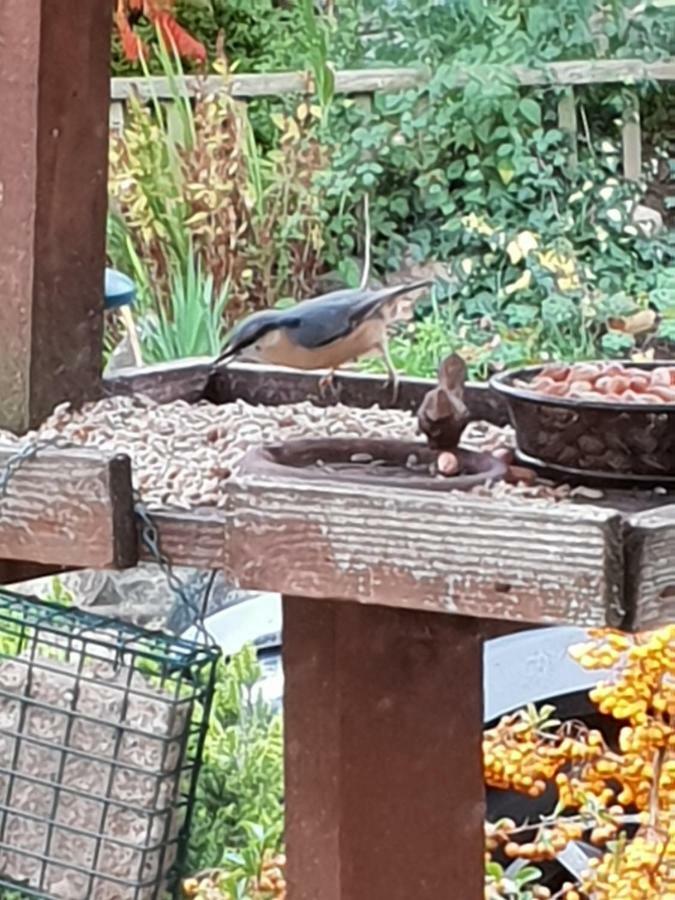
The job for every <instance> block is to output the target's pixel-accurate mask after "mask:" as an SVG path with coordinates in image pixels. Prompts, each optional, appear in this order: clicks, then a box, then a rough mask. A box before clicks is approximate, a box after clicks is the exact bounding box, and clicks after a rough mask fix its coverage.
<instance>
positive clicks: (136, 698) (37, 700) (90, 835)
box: [0, 590, 218, 900]
mask: <svg viewBox="0 0 675 900" xmlns="http://www.w3.org/2000/svg"><path fill="white" fill-rule="evenodd" d="M217 657H218V651H217V649H214V648H212V647H205V646H201V645H198V644H193V643H191V642H189V641H184V640H181V639H177V638H173V637H171V636H169V635H164V634H160V633H157V632H149V631H146V630H144V629H140V628H137V627H135V626H133V625H130V624H127V623H122V622H120V621H117V620H111V619H107V618H102V617H100V616H97V615H94V614H92V613H90V612H85V611H82V610H78V609H75V608H70V607H67V606H62V605H57V604H54V603H50V602H45V601H41V600H38V599H37V598H33V597H23V596H20V595H17V594H14V593H11V592H8V591H5V590H0V896H3V894H4V893H5V891H3V890H2V888H3V887H4V888H5V889H9V890H10V891H11V890H12V889H13V890H16V891H18V892H19V893H20V895H21V896H27V897H40V898H54V900H56V898H58V900H85V898H87V900H155V898H163V897H165V896H166V894H167V892H168V893H171V892H173V891H174V890H175V888H176V884H177V880H178V876H179V873H180V867H181V862H182V859H183V854H184V851H185V849H186V842H187V838H188V832H189V825H190V811H191V806H192V801H193V796H194V790H195V783H196V778H197V775H198V769H199V764H200V758H201V754H202V749H203V744H204V736H205V732H206V728H207V724H208V716H209V710H210V704H211V699H212V696H213V688H214V677H215V665H216V661H217Z"/></svg>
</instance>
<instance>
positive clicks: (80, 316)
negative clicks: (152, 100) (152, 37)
mask: <svg viewBox="0 0 675 900" xmlns="http://www.w3.org/2000/svg"><path fill="white" fill-rule="evenodd" d="M111 20H112V16H111V14H110V4H109V3H92V2H91V0H69V3H68V4H67V7H64V5H63V3H61V2H59V0H3V2H2V3H1V4H0V132H1V133H2V134H3V136H4V137H3V139H2V140H1V141H0V272H1V273H2V298H1V302H0V334H2V354H0V428H10V429H12V430H15V431H24V430H26V429H28V428H29V427H31V426H33V425H35V424H37V423H38V422H40V421H41V420H42V419H43V418H44V417H45V416H46V415H47V414H48V413H49V412H50V411H51V410H52V408H53V407H54V405H55V404H57V403H59V402H61V401H63V400H66V399H67V400H71V401H74V402H78V401H80V400H82V399H84V398H88V397H91V396H92V395H93V394H95V393H96V391H97V388H98V385H99V378H100V369H101V341H102V312H103V270H104V265H105V216H106V203H107V200H106V180H107V136H108V127H107V119H108V103H109V92H110V86H109V57H110V27H111Z"/></svg>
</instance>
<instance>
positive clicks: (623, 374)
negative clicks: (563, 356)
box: [514, 362, 675, 404]
mask: <svg viewBox="0 0 675 900" xmlns="http://www.w3.org/2000/svg"><path fill="white" fill-rule="evenodd" d="M514 386H515V387H519V388H524V389H526V390H529V391H534V392H535V393H537V394H545V395H547V396H549V397H567V398H570V399H574V400H595V401H597V400H605V401H607V402H609V403H653V404H669V403H670V404H675V365H662V366H658V367H656V368H654V369H651V370H647V369H639V368H637V367H635V366H623V365H621V364H620V363H612V362H610V363H580V364H577V365H571V366H565V365H550V366H545V367H544V368H543V369H542V370H541V371H540V372H539V373H538V374H537V375H535V377H534V378H533V379H532V380H531V381H523V380H516V381H514Z"/></svg>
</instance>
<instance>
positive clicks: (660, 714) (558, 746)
mask: <svg viewBox="0 0 675 900" xmlns="http://www.w3.org/2000/svg"><path fill="white" fill-rule="evenodd" d="M571 653H572V656H573V657H574V658H575V659H576V660H577V661H578V662H579V664H580V665H581V666H583V667H584V668H586V669H589V670H595V671H600V670H611V671H612V675H613V677H612V678H611V680H608V681H606V682H603V683H601V684H599V685H598V686H597V687H596V688H595V689H594V690H593V691H591V694H590V697H591V700H592V701H593V702H594V703H595V705H596V706H597V708H598V709H599V711H600V712H602V713H603V714H605V715H610V716H612V717H614V718H615V719H617V720H619V721H621V722H623V723H624V725H623V727H622V729H621V732H620V735H619V747H618V750H612V749H610V748H609V747H607V745H606V744H605V741H604V739H603V737H602V735H601V734H600V733H599V732H597V731H594V730H588V729H585V728H584V727H583V726H581V725H578V726H566V727H564V726H557V725H556V726H555V727H553V725H554V723H552V722H551V721H548V722H546V721H541V720H539V721H537V719H536V716H535V715H533V712H532V711H531V710H528V711H524V712H521V713H519V714H516V715H513V716H508V717H505V718H504V719H503V720H502V721H501V722H500V723H499V725H497V726H496V727H495V728H493V729H490V731H488V732H487V733H486V735H485V740H484V756H485V770H486V780H487V783H488V784H490V785H492V786H495V787H503V788H507V789H511V790H519V791H523V792H525V793H528V794H531V795H532V796H539V795H540V794H541V793H543V791H544V790H545V788H546V785H547V783H549V782H551V781H553V782H554V783H555V785H556V788H557V791H558V800H559V802H558V805H557V810H556V812H557V815H556V816H552V817H551V818H550V819H547V820H544V821H542V822H541V823H539V824H538V825H536V826H529V828H528V827H523V826H521V827H515V828H513V829H510V831H509V829H504V827H503V826H502V828H501V829H499V827H498V826H493V827H492V831H488V841H487V848H488V851H493V850H494V849H495V848H496V847H497V846H501V848H502V851H503V852H504V854H505V855H506V856H507V857H509V858H516V857H517V858H523V859H527V860H544V859H548V858H550V857H551V855H555V853H556V852H559V849H561V848H562V847H563V846H564V845H565V844H566V843H567V842H569V841H570V840H573V839H577V838H580V837H582V836H583V837H584V838H585V839H587V840H590V841H591V842H592V843H594V844H596V845H597V846H599V847H602V848H603V851H604V853H603V856H602V857H601V858H600V859H598V860H596V861H595V862H594V863H593V865H591V866H590V867H589V871H588V873H587V875H586V876H585V878H584V879H583V882H582V883H581V884H568V885H566V886H565V887H564V889H563V890H562V891H561V892H560V894H559V896H560V897H564V898H565V900H649V898H655V900H656V898H658V900H675V625H673V626H668V627H665V628H661V629H658V630H656V631H652V632H648V633H644V634H641V635H635V636H629V635H625V634H622V633H619V632H615V631H612V630H604V629H598V630H593V631H591V632H589V641H588V642H587V643H585V644H583V645H581V646H579V647H575V648H573V649H572V651H571ZM636 809H637V811H638V814H637V819H636V821H637V825H638V830H637V832H636V834H635V836H634V837H632V838H628V837H627V835H626V830H625V829H626V826H625V820H626V814H627V810H629V811H630V812H633V811H634V810H636ZM523 836H525V837H526V838H527V840H526V841H525V842H522V837H523ZM516 838H518V840H516Z"/></svg>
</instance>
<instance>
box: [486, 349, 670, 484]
mask: <svg viewBox="0 0 675 900" xmlns="http://www.w3.org/2000/svg"><path fill="white" fill-rule="evenodd" d="M623 365H627V366H631V367H633V368H640V369H644V370H646V371H647V370H650V369H653V368H656V367H657V366H662V365H667V363H663V362H655V363H633V362H630V363H628V362H626V363H623ZM543 368H545V367H544V366H530V367H527V368H524V369H519V370H517V371H509V372H503V373H501V374H499V375H495V376H493V378H492V379H491V381H490V384H491V387H492V389H493V390H495V391H496V392H497V393H498V394H501V396H502V397H503V398H504V400H505V401H506V404H507V406H508V410H509V416H510V419H511V423H512V425H513V427H514V429H515V432H516V445H517V455H518V458H519V460H520V461H521V462H522V463H524V464H526V465H529V466H532V467H533V468H535V469H537V470H538V471H540V472H542V473H545V474H548V475H553V476H562V477H564V478H567V479H571V480H574V481H587V482H591V481H594V482H603V483H606V484H617V485H621V486H634V485H640V486H650V485H651V486H653V485H669V484H673V485H675V405H674V404H665V403H664V404H660V405H656V404H647V403H630V402H628V401H626V402H625V403H616V402H610V401H607V400H597V401H596V400H585V399H584V400H576V399H572V398H568V397H550V396H547V395H545V394H539V393H535V392H534V391H530V390H528V389H527V388H526V387H522V386H521V385H516V384H515V383H514V382H522V381H531V380H532V379H533V378H534V377H535V376H536V375H537V374H538V373H539V372H541V371H542V369H543Z"/></svg>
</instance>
